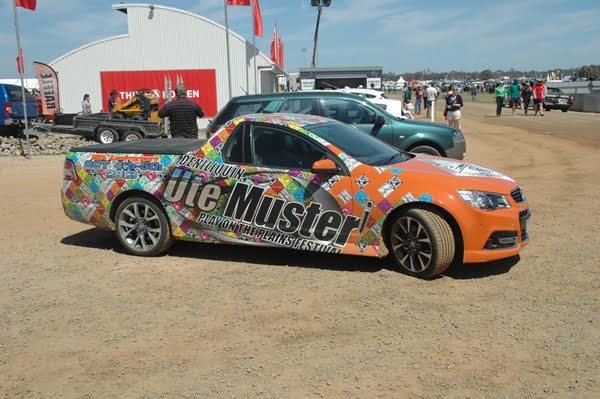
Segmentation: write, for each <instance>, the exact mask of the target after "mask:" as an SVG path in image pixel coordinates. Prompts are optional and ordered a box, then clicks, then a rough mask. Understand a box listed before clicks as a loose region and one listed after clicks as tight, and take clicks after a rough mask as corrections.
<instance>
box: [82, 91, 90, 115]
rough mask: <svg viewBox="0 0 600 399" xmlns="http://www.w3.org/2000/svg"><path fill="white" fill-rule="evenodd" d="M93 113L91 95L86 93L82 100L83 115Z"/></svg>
mask: <svg viewBox="0 0 600 399" xmlns="http://www.w3.org/2000/svg"><path fill="white" fill-rule="evenodd" d="M91 113H92V104H91V103H90V95H89V94H84V95H83V101H82V102H81V115H89V114H91Z"/></svg>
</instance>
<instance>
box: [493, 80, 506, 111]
mask: <svg viewBox="0 0 600 399" xmlns="http://www.w3.org/2000/svg"><path fill="white" fill-rule="evenodd" d="M494 97H496V116H500V115H502V107H503V106H504V98H505V97H506V89H505V88H504V83H502V82H498V83H496V89H495V90H494Z"/></svg>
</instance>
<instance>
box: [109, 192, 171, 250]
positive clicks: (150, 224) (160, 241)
mask: <svg viewBox="0 0 600 399" xmlns="http://www.w3.org/2000/svg"><path fill="white" fill-rule="evenodd" d="M115 225H116V234H117V238H118V239H119V241H120V242H121V245H123V247H124V248H125V249H126V250H127V252H129V253H131V254H133V255H137V256H154V255H158V254H160V253H161V252H164V251H166V250H167V249H168V248H169V247H170V246H171V244H172V243H173V236H172V235H171V227H170V226H169V221H168V220H167V217H166V215H165V212H164V211H163V209H162V207H161V206H160V205H158V204H156V203H155V202H153V201H151V200H149V199H147V198H143V197H131V198H128V199H126V200H125V201H123V202H122V203H121V205H119V208H118V209H117V213H116V217H115Z"/></svg>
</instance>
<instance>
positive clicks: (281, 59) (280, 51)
mask: <svg viewBox="0 0 600 399" xmlns="http://www.w3.org/2000/svg"><path fill="white" fill-rule="evenodd" d="M279 66H280V67H281V69H283V42H282V41H281V37H280V38H279Z"/></svg>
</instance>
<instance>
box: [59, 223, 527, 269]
mask: <svg viewBox="0 0 600 399" xmlns="http://www.w3.org/2000/svg"><path fill="white" fill-rule="evenodd" d="M60 242H61V243H62V244H65V245H72V246H77V247H83V248H96V249H103V250H112V251H114V252H116V253H119V254H128V252H127V251H125V249H123V247H122V246H121V243H120V242H119V240H118V239H117V237H116V236H115V234H114V232H112V231H108V230H102V229H98V228H91V229H87V230H84V231H81V232H79V233H75V234H72V235H70V236H67V237H64V238H63V239H62V240H61V241H60ZM160 256H170V257H180V258H187V259H203V260H217V261H229V262H245V263H251V264H256V265H273V266H286V267H287V266H291V267H305V268H311V269H324V270H332V271H351V272H360V273H376V272H378V271H381V270H390V271H394V272H398V271H397V269H396V267H395V265H394V262H393V261H392V260H391V259H389V258H386V259H378V258H370V257H360V256H350V255H337V254H326V253H322V252H310V251H299V250H295V249H288V248H273V247H255V246H247V245H232V244H201V243H197V242H188V241H175V243H174V244H173V246H172V247H171V248H170V249H169V250H168V251H167V252H166V253H164V254H162V255H160ZM519 260H520V257H519V256H518V255H517V256H513V257H511V258H506V259H501V260H497V261H494V262H484V263H468V264H464V263H459V264H456V265H452V266H451V267H450V268H448V270H446V271H445V272H444V273H442V274H440V275H438V276H434V277H432V278H431V279H430V280H437V279H439V278H444V277H447V278H452V279H455V280H469V279H477V278H486V277H491V276H496V275H499V274H504V273H507V272H509V271H510V269H512V268H513V267H514V266H515V265H516V264H517V263H518V262H519Z"/></svg>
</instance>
